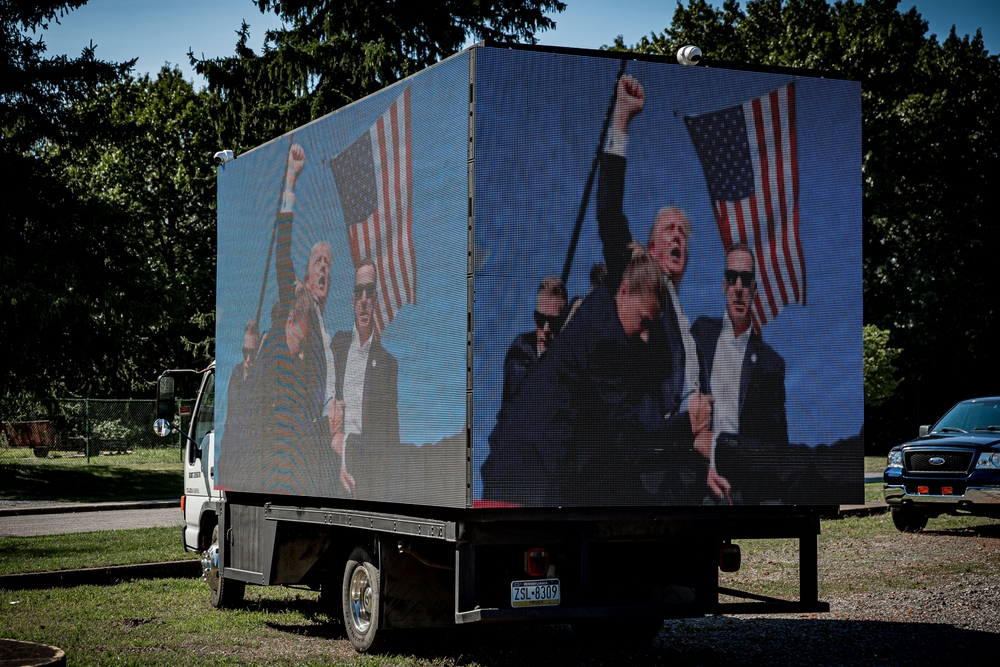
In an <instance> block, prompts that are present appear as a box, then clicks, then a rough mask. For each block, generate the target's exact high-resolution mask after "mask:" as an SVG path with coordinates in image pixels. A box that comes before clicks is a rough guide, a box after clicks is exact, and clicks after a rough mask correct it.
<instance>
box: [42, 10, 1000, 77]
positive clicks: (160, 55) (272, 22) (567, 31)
mask: <svg viewBox="0 0 1000 667" xmlns="http://www.w3.org/2000/svg"><path fill="white" fill-rule="evenodd" d="M713 4H716V5H721V0H719V1H717V2H715V3H713ZM566 5H567V8H566V11H565V12H563V13H561V14H557V15H555V16H554V17H553V18H554V19H555V21H556V24H557V25H556V29H555V30H552V31H549V32H545V33H542V34H541V35H540V36H539V41H540V42H541V43H542V44H549V45H558V46H572V47H581V48H597V47H599V46H601V45H602V44H610V43H611V42H613V41H614V39H615V36H617V35H622V36H623V37H624V38H625V42H626V43H629V44H633V43H635V42H637V41H639V39H640V38H641V37H642V36H644V35H648V34H649V33H650V32H660V31H662V30H663V29H664V28H665V27H667V26H668V25H669V24H670V20H671V18H672V17H673V14H674V9H675V8H676V6H677V5H676V2H674V1H672V0H617V2H613V3H609V2H606V0H566ZM912 6H916V7H917V11H919V12H920V13H921V15H922V16H923V17H924V19H925V20H927V21H928V23H929V24H930V32H932V33H935V34H937V35H938V36H939V39H943V37H944V36H946V35H947V34H948V31H949V30H950V29H951V26H952V25H953V24H954V25H955V26H956V28H957V30H958V33H959V35H965V34H970V35H971V34H974V33H975V31H976V29H977V28H982V31H983V38H984V40H985V44H986V48H987V49H988V50H989V51H990V53H997V52H1000V2H997V1H996V0H902V1H901V2H900V7H901V8H903V9H908V8H909V7H912ZM241 20H246V22H247V23H249V24H250V27H251V40H250V45H251V46H252V47H253V48H254V49H255V50H259V49H260V47H261V44H262V43H263V35H264V31H265V30H267V29H269V28H275V27H278V25H279V21H278V19H277V18H276V17H275V16H274V15H273V14H268V15H263V14H261V13H260V11H258V9H257V7H256V5H254V4H253V2H252V0H172V1H171V2H169V3H167V2H163V1H162V0H90V2H89V3H88V4H87V5H85V6H84V7H82V8H80V9H78V10H76V11H74V12H70V13H69V14H68V15H67V16H65V17H64V18H63V19H62V20H61V24H59V25H53V26H52V27H51V28H50V29H49V30H48V31H47V32H46V33H45V35H44V39H45V42H46V44H48V46H49V52H50V53H54V54H58V53H69V54H77V53H79V52H80V50H81V49H83V48H84V47H85V46H87V44H89V43H90V42H91V41H93V42H94V44H96V45H97V54H98V56H99V57H101V58H104V59H108V60H113V61H123V60H129V59H131V58H136V57H137V58H139V61H138V62H137V63H136V71H137V72H138V73H144V72H152V73H155V72H156V71H158V70H159V68H160V67H161V66H162V65H163V64H164V62H170V63H173V64H175V65H179V66H180V67H181V68H182V70H183V71H184V72H186V73H187V75H188V77H189V78H191V77H194V72H193V71H192V70H191V68H190V66H189V65H188V59H187V55H186V54H187V51H188V49H189V48H190V49H193V50H194V52H195V54H196V55H198V56H201V55H205V56H206V57H218V56H224V55H230V54H232V53H233V50H234V49H233V46H234V44H235V43H236V35H235V32H236V30H238V29H239V27H240V21H241ZM197 82H198V83H199V84H202V83H203V82H202V81H201V80H200V79H198V81H197Z"/></svg>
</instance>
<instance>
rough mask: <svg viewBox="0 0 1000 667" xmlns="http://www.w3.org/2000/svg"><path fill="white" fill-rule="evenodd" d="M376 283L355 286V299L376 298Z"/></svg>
mask: <svg viewBox="0 0 1000 667" xmlns="http://www.w3.org/2000/svg"><path fill="white" fill-rule="evenodd" d="M375 294H376V292H375V283H362V284H361V285H355V286H354V299H355V300H357V299H360V298H361V297H363V296H364V297H367V298H369V299H374V298H375Z"/></svg>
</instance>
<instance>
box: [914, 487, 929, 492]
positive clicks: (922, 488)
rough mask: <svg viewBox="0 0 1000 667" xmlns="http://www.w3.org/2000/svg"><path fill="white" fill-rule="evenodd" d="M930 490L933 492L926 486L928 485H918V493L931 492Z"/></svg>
mask: <svg viewBox="0 0 1000 667" xmlns="http://www.w3.org/2000/svg"><path fill="white" fill-rule="evenodd" d="M930 492H931V490H930V488H929V487H926V486H918V487H917V493H930Z"/></svg>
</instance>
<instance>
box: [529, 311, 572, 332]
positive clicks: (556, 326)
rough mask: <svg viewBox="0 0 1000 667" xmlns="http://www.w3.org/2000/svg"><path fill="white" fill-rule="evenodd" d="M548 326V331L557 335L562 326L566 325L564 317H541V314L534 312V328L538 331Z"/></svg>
mask: <svg viewBox="0 0 1000 667" xmlns="http://www.w3.org/2000/svg"><path fill="white" fill-rule="evenodd" d="M546 324H548V325H549V329H551V330H552V333H559V330H560V329H562V327H563V325H564V324H566V316H565V315H543V314H542V313H540V312H538V311H537V310H536V311H535V326H537V327H538V328H539V329H544V328H545V325H546Z"/></svg>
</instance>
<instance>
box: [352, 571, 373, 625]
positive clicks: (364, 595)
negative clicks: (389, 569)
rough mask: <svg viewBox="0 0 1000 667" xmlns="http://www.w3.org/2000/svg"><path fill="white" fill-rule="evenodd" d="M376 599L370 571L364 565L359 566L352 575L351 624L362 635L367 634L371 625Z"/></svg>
mask: <svg viewBox="0 0 1000 667" xmlns="http://www.w3.org/2000/svg"><path fill="white" fill-rule="evenodd" d="M374 599H375V593H374V591H372V586H371V580H370V579H369V578H368V570H366V569H365V566H364V565H358V566H357V567H356V568H354V574H352V575H351V588H350V600H351V622H352V623H353V624H354V627H355V628H356V629H357V631H358V632H360V633H362V634H363V633H365V632H367V631H368V627H369V626H370V625H371V622H372V607H373V602H374Z"/></svg>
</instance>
